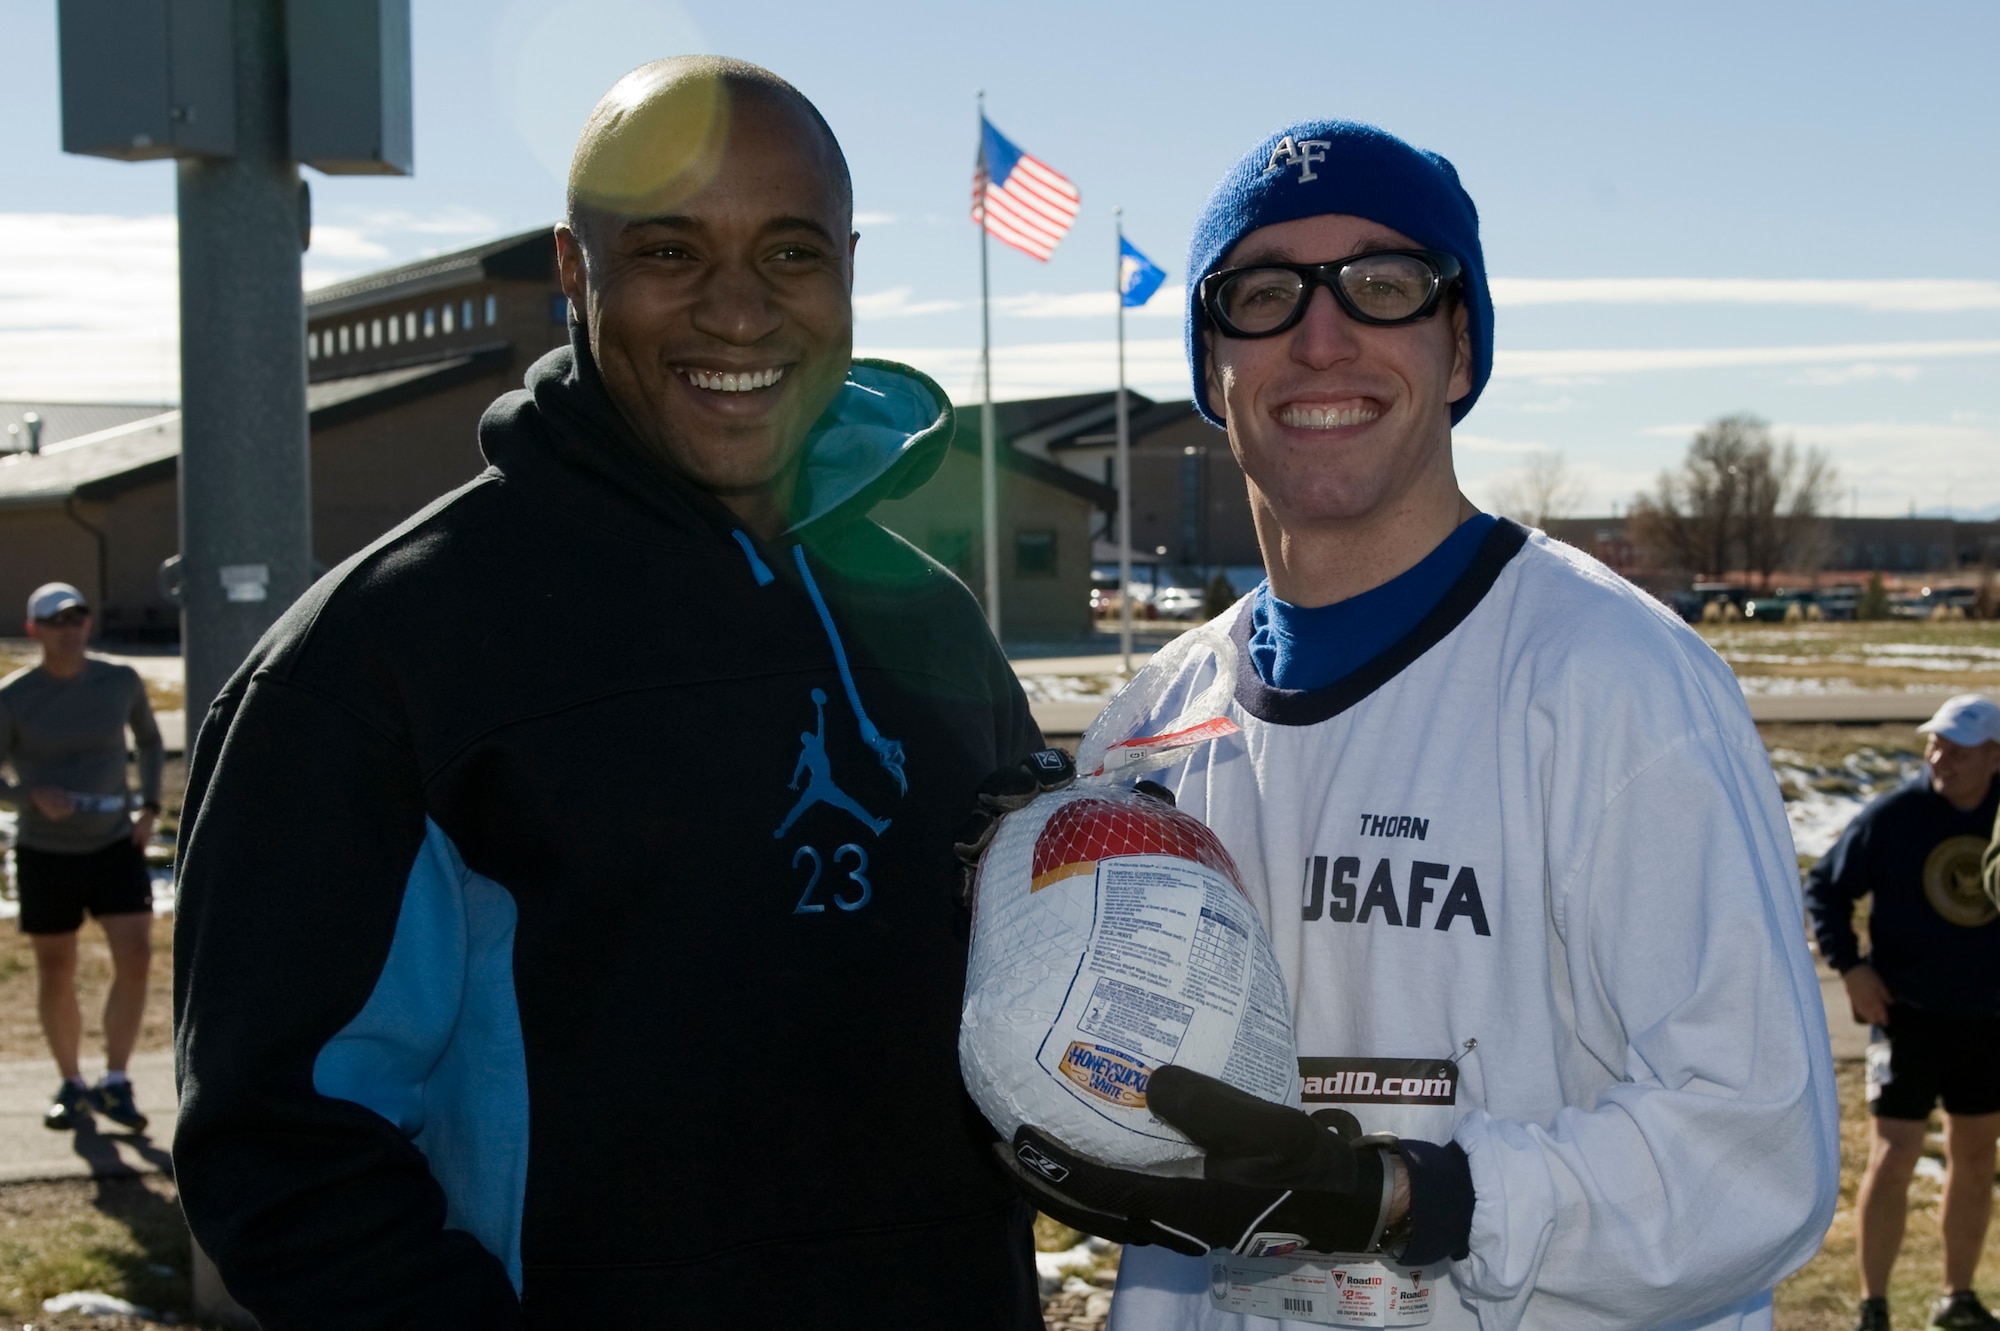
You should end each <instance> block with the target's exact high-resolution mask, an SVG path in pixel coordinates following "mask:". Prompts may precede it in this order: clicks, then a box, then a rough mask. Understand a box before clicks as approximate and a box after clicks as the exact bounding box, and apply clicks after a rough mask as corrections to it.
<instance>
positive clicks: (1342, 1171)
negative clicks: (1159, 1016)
mask: <svg viewBox="0 0 2000 1331" xmlns="http://www.w3.org/2000/svg"><path fill="white" fill-rule="evenodd" d="M1146 1103H1147V1105H1148V1106H1149V1107H1150V1108H1151V1109H1152V1111H1153V1112H1154V1113H1155V1114H1157V1115H1159V1117H1160V1118H1161V1119H1162V1120H1164V1121H1166V1122H1167V1123H1170V1124H1172V1125H1173V1126H1174V1127H1176V1128H1178V1129H1180V1131H1181V1132H1183V1133H1185V1134H1186V1135H1187V1137H1188V1140H1190V1141H1192V1142H1193V1143H1194V1144H1195V1145H1196V1146H1199V1147H1201V1148H1202V1150H1203V1151H1204V1152H1205V1153H1206V1155H1207V1158H1206V1160H1205V1162H1204V1164H1203V1177H1201V1178H1198V1179H1197V1178H1162V1177H1159V1176H1156V1175H1153V1174H1141V1173H1138V1172H1136V1171H1133V1170H1127V1169H1114V1168H1111V1167H1110V1166H1108V1165H1101V1164H1098V1163H1097V1162H1096V1161H1094V1160H1091V1159H1089V1158H1088V1157H1086V1156H1081V1155H1078V1154H1077V1153H1076V1152H1074V1151H1072V1150H1070V1149H1069V1148H1068V1147H1066V1146H1064V1145H1062V1144H1061V1143H1060V1142H1057V1141H1055V1140H1054V1139H1052V1138H1050V1137H1048V1136H1046V1135H1045V1134H1043V1133H1040V1132H1037V1131H1036V1130H1035V1129H1033V1128H1030V1127H1023V1128H1021V1130H1020V1131H1018V1132H1016V1133H1015V1134H1014V1140H1013V1142H1012V1144H1011V1145H1009V1144H1004V1143H1003V1144H999V1145H996V1146H995V1147H994V1150H996V1151H997V1152H999V1154H1000V1158H1001V1161H1002V1163H1004V1164H1005V1165H1006V1166H1007V1169H1008V1172H1009V1173H1010V1174H1012V1175H1013V1177H1014V1178H1015V1180H1016V1181H1017V1182H1019V1184H1020V1185H1021V1187H1022V1188H1023V1189H1024V1190H1025V1191H1026V1192H1027V1194H1028V1196H1029V1198H1030V1200H1032V1201H1033V1202H1034V1203H1035V1205H1036V1206H1038V1207H1039V1208H1041V1210H1043V1211H1044V1212H1046V1213H1047V1214H1049V1215H1052V1216H1054V1217H1055V1218H1056V1219H1058V1220H1060V1221H1062V1222H1063V1223H1064V1224H1066V1225H1069V1226H1070V1227H1072V1228H1074V1229H1080V1230H1083V1231H1084V1232H1085V1233H1087V1234H1095V1235H1097V1236H1098V1237H1100V1238H1106V1239H1110V1240H1112V1241H1114V1242H1117V1243H1158V1244H1161V1245H1162V1246H1164V1247H1168V1248H1172V1249H1173V1250H1174V1251H1176V1252H1182V1253H1187V1254H1188V1255H1190V1256H1200V1255H1202V1254H1203V1253H1206V1252H1208V1251H1209V1250H1210V1249H1213V1248H1228V1249H1230V1250H1232V1251H1235V1252H1239V1253H1243V1254H1246V1255H1250V1256H1258V1255H1266V1254H1270V1253H1273V1252H1282V1251H1287V1250H1289V1249H1290V1248H1305V1249H1308V1250H1310V1251H1313V1252H1367V1251H1370V1250H1371V1249H1372V1248H1373V1247H1374V1246H1375V1244H1376V1243H1377V1241H1378V1240H1379V1239H1380V1238H1381V1232H1382V1226H1383V1223H1384V1220H1385V1219H1386V1217H1387V1214H1388V1209H1389V1208H1388V1191H1387V1173H1386V1171H1385V1169H1384V1167H1383V1158H1382V1150H1381V1148H1380V1147H1378V1146H1375V1145H1372V1144H1369V1145H1359V1146H1357V1145H1355V1144H1354V1142H1355V1141H1356V1140H1357V1139H1358V1138H1360V1136H1361V1125H1360V1123H1359V1122H1358V1121H1356V1119H1355V1117H1354V1116H1353V1115H1352V1114H1350V1113H1348V1112H1347V1111H1346V1110H1343V1109H1322V1110H1320V1111H1319V1112H1318V1113H1317V1114H1312V1115H1308V1114H1306V1113H1303V1112H1302V1111H1300V1110H1297V1109H1291V1108H1288V1107H1287V1106H1285V1105H1277V1104H1272V1103H1271V1102H1269V1101H1268V1100H1260V1099H1258V1098H1257V1097H1256V1096H1254V1095H1250V1094H1248V1093H1247V1092H1244V1091H1239V1090H1237V1089H1236V1088H1235V1087H1233V1086H1230V1085H1228V1084H1226V1083H1224V1082H1220V1081H1217V1080H1216V1079H1215V1078H1213V1077H1205V1076H1203V1075H1202V1074H1201V1073H1199V1072H1190V1071H1189V1070H1188V1069H1186V1068H1179V1067H1174V1066H1172V1065H1169V1066H1167V1067H1163V1068H1160V1069H1159V1070H1158V1071H1156V1072H1154V1073H1153V1074H1152V1076H1151V1078H1150V1079H1149V1080H1148V1082H1147V1085H1146Z"/></svg>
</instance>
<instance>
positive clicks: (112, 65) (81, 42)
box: [57, 0, 236, 162]
mask: <svg viewBox="0 0 2000 1331" xmlns="http://www.w3.org/2000/svg"><path fill="white" fill-rule="evenodd" d="M58 16H59V19H58V27H59V29H60V35H59V37H58V39H57V45H58V48H59V51H60V55H59V57H58V58H59V60H60V62H61V66H62V146H63V151H64V152H69V153H81V154H84V155H86V156H90V157H116V158H119V159H121V160H123V161H127V162H143V161H149V160H152V159H155V158H161V157H189V156H218V157H227V156H230V155H231V154H233V153H234V152H235V151H236V70H235V64H234V62H233V61H232V60H231V58H230V30H231V22H232V20H231V15H230V0H62V3H61V5H60V7H59V10H58Z"/></svg>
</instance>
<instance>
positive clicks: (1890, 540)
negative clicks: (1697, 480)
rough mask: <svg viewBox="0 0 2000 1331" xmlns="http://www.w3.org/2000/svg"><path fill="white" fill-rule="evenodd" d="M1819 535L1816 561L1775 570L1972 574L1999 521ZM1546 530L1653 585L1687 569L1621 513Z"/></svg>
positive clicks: (1843, 524) (1941, 577) (1993, 547)
mask: <svg viewBox="0 0 2000 1331" xmlns="http://www.w3.org/2000/svg"><path fill="white" fill-rule="evenodd" d="M1824 523H1825V527H1824V538H1823V539H1822V540H1821V541H1820V542H1819V549H1820V552H1821V556H1820V558H1819V559H1818V560H1817V561H1813V562H1815V563H1817V565H1818V567H1817V568H1810V567H1808V568H1793V569H1787V570H1784V571H1783V572H1782V573H1780V574H1774V578H1778V579H1781V580H1782V579H1791V580H1797V579H1800V578H1805V579H1813V578H1817V579H1818V580H1819V581H1821V582H1843V581H1846V582H1855V581H1861V580H1863V579H1865V578H1866V577H1867V576H1868V575H1869V574H1871V573H1881V574H1883V575H1884V576H1885V577H1887V578H1889V579H1890V580H1892V581H1904V580H1910V581H1924V580H1927V579H1928V580H1935V581H1939V582H1961V583H1968V584H1969V583H1973V582H1977V581H1978V580H1979V579H1980V578H1981V576H1982V570H1983V569H1985V568H1988V567H1991V566H1993V565H1994V564H1996V563H2000V521H1991V520H1988V521H1979V522H1960V521H1957V520H1955V519H1952V518H1940V517H1912V518H1840V517H1829V518H1826V519H1824ZM1549 534H1550V535H1551V536H1554V537H1556V538H1557V539H1559V540H1563V541H1567V542H1568V543H1570V544H1571V545H1574V546H1577V547H1578V548H1580V549H1583V550H1586V551H1588V552H1589V553H1591V554H1592V555H1595V556H1596V557H1597V558H1599V559H1601V560H1603V561H1604V562H1605V563H1606V564H1609V565H1610V566H1611V567H1612V568H1614V569H1616V570H1617V571H1618V572H1620V573H1622V574H1624V575H1625V576H1627V577H1630V578H1632V579H1633V580H1634V581H1636V582H1639V583H1640V584H1641V585H1644V586H1647V587H1648V588H1650V589H1652V590H1655V591H1658V590H1667V589H1670V587H1673V586H1678V587H1684V586H1686V585H1687V581H1688V579H1687V576H1686V573H1685V572H1680V573H1674V572H1671V571H1668V570H1664V569H1662V568H1660V567H1658V565H1659V564H1660V562H1661V561H1660V559H1659V557H1658V555H1657V553H1656V552H1652V551H1648V550H1645V549H1642V548H1640V547H1638V546H1636V545H1635V544H1634V543H1633V541H1632V539H1631V537H1630V535H1629V533H1628V531H1627V529H1626V520H1625V519H1624V518H1622V517H1607V518H1557V519H1554V520H1552V521H1551V522H1550V523H1549ZM1700 571H1701V572H1703V573H1706V574H1717V575H1722V574H1732V573H1734V574H1740V573H1741V570H1728V569H1703V570H1700Z"/></svg>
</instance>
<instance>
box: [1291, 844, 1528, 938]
mask: <svg viewBox="0 0 2000 1331" xmlns="http://www.w3.org/2000/svg"><path fill="white" fill-rule="evenodd" d="M1329 869H1330V870H1331V872H1329ZM1432 903H1436V905H1437V912H1436V914H1435V915H1431V914H1429V907H1430V906H1431V905H1432ZM1299 905H1300V914H1299V918H1300V919H1302V920H1307V921H1311V920H1319V919H1324V920H1326V921H1328V922H1329V923H1333V924H1375V923H1381V924H1387V925H1393V926H1395V927H1397V928H1403V929H1422V928H1424V927H1425V921H1426V919H1427V918H1428V919H1429V927H1430V928H1433V929H1439V930H1443V931H1444V932H1446V933H1449V932H1451V930H1452V929H1453V928H1454V927H1456V926H1457V925H1458V924H1459V922H1460V921H1464V922H1465V923H1466V925H1468V926H1469V927H1470V928H1471V930H1472V932H1473V933H1475V934H1478V935H1479V936H1480V937H1481V938H1485V937H1489V936H1490V935H1491V934H1492V932H1493V930H1492V928H1491V926H1490V925H1489V924H1488V923H1487V920H1486V901H1485V898H1484V897H1482V896H1481V895H1480V893H1479V874H1478V873H1477V872H1476V871H1475V870H1474V869H1473V867H1472V866H1471V865H1469V864H1466V865H1460V866H1457V867H1453V866H1452V865H1449V864H1437V863H1434V862H1432V861H1429V860H1413V861H1411V862H1409V863H1408V864H1403V865H1400V866H1399V865H1398V864H1397V863H1396V862H1394V861H1391V860H1389V859H1386V858H1385V859H1380V860H1377V861H1376V862H1375V868H1374V870H1373V871H1372V872H1371V873H1370V874H1369V875H1368V879H1367V883H1366V885H1365V886H1364V885H1363V883H1362V879H1361V857H1360V856H1358V855H1342V856H1340V857H1338V858H1336V859H1329V858H1328V857H1327V856H1325V855H1310V856H1308V857H1307V858H1306V872H1305V883H1304V886H1303V888H1302V891H1301V895H1300V902H1299Z"/></svg>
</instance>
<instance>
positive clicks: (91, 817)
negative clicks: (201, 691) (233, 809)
mask: <svg viewBox="0 0 2000 1331" xmlns="http://www.w3.org/2000/svg"><path fill="white" fill-rule="evenodd" d="M127 727H130V729H131V731H132V738H133V740H134V741H135V747H136V750H137V752H138V755H139V794H140V798H141V799H143V800H144V801H145V802H147V803H149V804H157V803H159V800H160V768H161V765H162V764H163V763H164V761H165V758H166V749H165V747H164V746H163V745H162V744H161V742H160V728H159V726H157V725H156V724H154V721H153V709H152V707H151V706H149V705H148V704H147V702H146V686H145V684H144V682H143V681H142V680H140V678H139V673H138V672H137V671H135V670H133V669H132V668H131V667H130V666H122V665H113V664H112V663H111V662H109V661H100V660H98V659H96V658H95V657H92V658H90V659H89V660H87V661H86V662H85V663H84V667H83V673H82V674H79V675H76V676H75V677H73V678H70V679H57V678H56V677H55V676H53V675H51V674H49V673H48V672H47V671H45V670H43V669H42V668H41V667H39V666H30V667H29V668H28V669H26V670H18V671H16V672H15V673H13V674H12V675H9V676H8V677H7V678H6V679H4V680H0V763H5V764H7V765H8V766H10V767H12V768H13V771H14V780H13V781H11V782H9V781H7V780H5V779H4V778H0V804H9V805H12V806H13V807H15V808H16V809H19V810H20V812H21V830H20V836H19V840H20V844H21V845H23V846H27V847H30V848H31V849H34V850H50V851H58V852H63V853H68V854H86V855H87V854H89V853H90V852H92V851H97V850H102V849H104V847H106V846H108V845H110V844H111V843H112V842H114V841H116V840H117V839H118V838H119V837H121V836H128V835H130V833H131V827H132V820H131V816H130V814H129V812H128V811H127V810H126V809H125V808H123V807H122V805H121V806H120V807H112V808H105V809H101V810H91V809H88V808H79V809H78V810H77V811H76V812H75V813H73V814H71V815H70V816H69V817H67V818H62V819H53V818H49V817H46V816H45V815H44V814H43V813H42V811H41V810H40V809H38V808H36V807H35V804H34V801H33V800H32V799H30V798H29V795H28V792H30V791H32V790H34V789H36V788H37V787H39V786H54V787H57V788H58V789H61V790H66V791H68V792H70V794H72V795H83V796H98V797H100V799H101V797H103V796H107V795H109V796H122V795H125V794H126V793H127V791H126V785H125V731H126V728H127ZM84 803H86V804H88V803H89V801H85V802H84Z"/></svg>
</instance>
